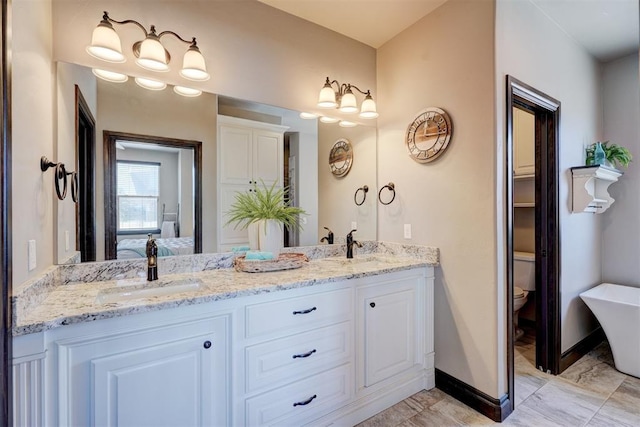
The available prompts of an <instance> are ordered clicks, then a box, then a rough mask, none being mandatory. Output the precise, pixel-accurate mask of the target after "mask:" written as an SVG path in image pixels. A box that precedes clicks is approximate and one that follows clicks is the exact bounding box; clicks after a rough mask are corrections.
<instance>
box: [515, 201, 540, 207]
mask: <svg viewBox="0 0 640 427" xmlns="http://www.w3.org/2000/svg"><path fill="white" fill-rule="evenodd" d="M513 207H514V208H535V207H536V204H535V203H533V202H515V203H514V204H513Z"/></svg>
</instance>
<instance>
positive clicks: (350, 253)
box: [347, 230, 362, 258]
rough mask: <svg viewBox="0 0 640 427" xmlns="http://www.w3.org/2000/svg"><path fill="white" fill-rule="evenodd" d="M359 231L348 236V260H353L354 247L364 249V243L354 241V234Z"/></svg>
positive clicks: (351, 232) (353, 231)
mask: <svg viewBox="0 0 640 427" xmlns="http://www.w3.org/2000/svg"><path fill="white" fill-rule="evenodd" d="M356 231H358V230H351V231H350V232H349V234H347V258H353V245H357V246H358V247H359V248H361V247H362V243H360V242H358V241H356V240H353V233H355V232H356Z"/></svg>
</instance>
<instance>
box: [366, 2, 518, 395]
mask: <svg viewBox="0 0 640 427" xmlns="http://www.w3.org/2000/svg"><path fill="white" fill-rule="evenodd" d="M493 30H494V2H493V1H473V0H451V1H449V2H447V3H445V4H444V5H442V6H440V7H439V8H438V9H436V10H435V11H434V12H432V13H431V14H429V15H428V16H426V17H425V18H423V19H421V20H420V21H418V22H417V23H416V24H414V25H413V26H412V27H410V28H409V29H407V30H405V31H403V32H402V33H401V34H399V35H398V36H397V37H395V38H394V39H392V40H391V41H390V42H388V43H386V44H385V45H384V46H382V47H381V48H380V49H379V51H378V93H379V112H380V117H379V118H378V125H379V128H378V135H379V141H378V183H379V184H382V183H386V182H389V181H392V182H394V183H395V184H396V192H397V196H396V200H395V201H394V202H393V203H392V204H390V205H389V206H379V210H378V230H379V235H378V237H379V239H380V240H386V241H397V242H403V241H405V240H404V239H403V224H405V223H409V224H411V225H412V228H413V239H412V240H411V242H413V243H417V244H427V245H433V246H437V247H439V248H440V251H441V252H440V253H441V263H442V267H441V268H440V269H438V270H437V273H436V287H435V319H436V320H435V322H436V328H435V348H436V368H438V369H440V370H442V371H444V372H446V373H448V374H450V375H452V376H454V377H456V378H458V379H460V380H461V381H464V382H466V383H467V384H470V385H472V386H473V387H476V388H477V389H479V390H481V391H483V392H485V393H487V394H489V395H491V396H494V397H499V396H501V395H502V394H503V393H504V392H506V389H505V387H504V385H503V384H502V382H501V381H499V379H500V378H501V377H502V376H503V375H504V370H505V366H504V358H505V357H506V347H505V345H504V340H503V335H504V328H505V326H504V323H503V322H502V323H499V322H498V317H497V314H496V313H498V311H499V309H500V307H502V306H503V305H504V301H503V299H502V298H501V293H499V292H500V288H498V286H497V284H496V238H495V235H496V220H495V209H496V184H495V167H496V145H495V135H494V132H495V127H494V104H493V99H494V94H495V92H494V56H493V52H494V39H493ZM426 107H440V108H442V109H444V110H445V111H447V112H448V113H449V115H450V116H451V119H452V121H453V128H454V130H453V137H452V140H451V143H450V145H449V148H448V151H447V152H445V153H444V154H443V155H442V156H441V157H440V158H439V159H438V160H437V161H435V162H432V163H429V164H419V163H417V162H415V161H413V160H412V159H411V158H410V157H409V155H408V153H407V149H406V147H405V146H404V142H403V141H404V134H405V131H406V128H407V125H408V124H409V123H410V122H411V121H412V120H413V118H414V117H415V116H416V115H417V113H418V112H419V111H421V110H422V109H424V108H426Z"/></svg>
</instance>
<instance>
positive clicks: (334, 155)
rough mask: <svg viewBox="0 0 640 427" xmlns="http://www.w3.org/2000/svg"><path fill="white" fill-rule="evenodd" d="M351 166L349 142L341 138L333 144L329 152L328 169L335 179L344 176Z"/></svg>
mask: <svg viewBox="0 0 640 427" xmlns="http://www.w3.org/2000/svg"><path fill="white" fill-rule="evenodd" d="M352 164H353V149H352V148H351V143H350V142H349V140H347V139H344V138H341V139H339V140H337V141H336V142H335V144H333V147H331V151H330V152H329V168H330V169H331V173H332V174H334V175H335V176H337V177H342V176H345V175H346V174H348V173H349V170H351V165H352Z"/></svg>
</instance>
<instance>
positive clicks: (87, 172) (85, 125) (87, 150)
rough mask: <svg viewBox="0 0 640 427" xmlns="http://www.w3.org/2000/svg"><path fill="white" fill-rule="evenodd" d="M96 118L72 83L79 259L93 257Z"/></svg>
mask: <svg viewBox="0 0 640 427" xmlns="http://www.w3.org/2000/svg"><path fill="white" fill-rule="evenodd" d="M95 129H96V120H95V119H94V118H93V115H92V114H91V110H90V109H89V106H88V104H87V101H85V99H84V96H82V92H81V91H80V88H79V87H78V85H76V153H77V159H76V162H77V163H78V165H77V171H78V187H79V188H78V203H77V204H76V250H78V251H80V259H81V261H82V262H87V261H95V260H96V199H95V182H96V174H95V170H96V167H95V164H96V130H95Z"/></svg>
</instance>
